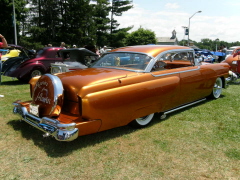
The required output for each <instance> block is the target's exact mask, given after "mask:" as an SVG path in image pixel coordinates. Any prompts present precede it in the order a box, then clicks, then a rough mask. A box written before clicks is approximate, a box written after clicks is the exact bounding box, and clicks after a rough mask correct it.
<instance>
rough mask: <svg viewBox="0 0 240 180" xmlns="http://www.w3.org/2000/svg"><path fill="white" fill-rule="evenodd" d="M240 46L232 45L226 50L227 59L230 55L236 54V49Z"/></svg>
mask: <svg viewBox="0 0 240 180" xmlns="http://www.w3.org/2000/svg"><path fill="white" fill-rule="evenodd" d="M238 48H240V46H232V47H230V48H229V49H228V50H227V51H226V58H225V59H227V57H228V56H230V55H233V54H234V50H235V49H238Z"/></svg>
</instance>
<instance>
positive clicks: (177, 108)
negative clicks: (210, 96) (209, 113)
mask: <svg viewBox="0 0 240 180" xmlns="http://www.w3.org/2000/svg"><path fill="white" fill-rule="evenodd" d="M205 100H206V98H204V99H200V100H198V101H194V102H192V103H189V104H186V105H183V106H178V107H176V108H174V109H170V110H169V111H166V112H164V113H163V114H169V113H171V112H174V111H177V110H180V109H183V108H186V107H188V106H192V105H194V104H197V103H200V102H202V101H205Z"/></svg>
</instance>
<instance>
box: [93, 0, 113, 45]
mask: <svg viewBox="0 0 240 180" xmlns="http://www.w3.org/2000/svg"><path fill="white" fill-rule="evenodd" d="M92 7H93V14H92V17H93V20H94V22H95V27H96V45H97V46H99V47H103V46H105V45H108V46H109V45H110V44H109V29H110V25H109V24H110V19H109V17H108V15H109V12H110V10H111V7H110V3H109V2H108V0H96V4H93V5H92Z"/></svg>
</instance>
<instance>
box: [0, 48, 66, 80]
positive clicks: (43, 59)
mask: <svg viewBox="0 0 240 180" xmlns="http://www.w3.org/2000/svg"><path fill="white" fill-rule="evenodd" d="M61 49H62V48H60V47H45V48H43V49H40V50H39V51H38V52H37V54H36V55H35V56H34V57H31V56H28V54H24V55H22V56H20V57H14V58H10V59H8V60H7V61H5V62H4V63H3V67H2V75H4V76H9V77H15V78H17V79H18V80H21V81H24V82H28V81H29V80H30V79H31V78H32V77H34V76H40V75H43V74H45V73H50V71H51V69H50V67H51V63H55V62H62V58H61V57H60V54H59V53H58V51H59V50H61Z"/></svg>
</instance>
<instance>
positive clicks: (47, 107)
mask: <svg viewBox="0 0 240 180" xmlns="http://www.w3.org/2000/svg"><path fill="white" fill-rule="evenodd" d="M32 98H33V99H32V104H34V105H37V106H38V111H39V117H43V116H47V117H51V116H52V113H53V112H54V110H55V108H56V106H57V105H59V102H60V103H62V102H63V99H62V98H63V85H62V82H61V80H60V79H59V77H57V76H54V75H51V74H45V75H43V76H41V77H40V78H39V80H38V82H37V83H36V85H35V87H34V90H33V97H32ZM61 105H62V104H60V106H61Z"/></svg>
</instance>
